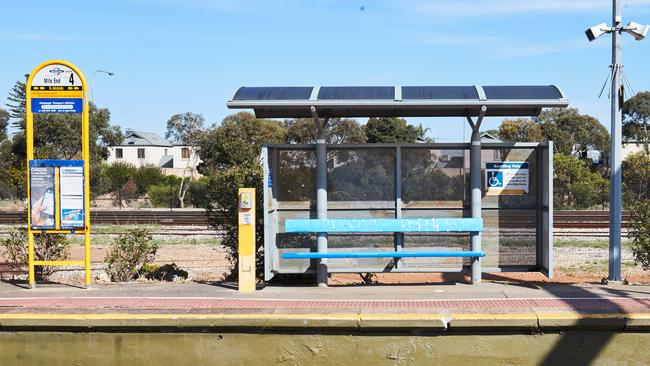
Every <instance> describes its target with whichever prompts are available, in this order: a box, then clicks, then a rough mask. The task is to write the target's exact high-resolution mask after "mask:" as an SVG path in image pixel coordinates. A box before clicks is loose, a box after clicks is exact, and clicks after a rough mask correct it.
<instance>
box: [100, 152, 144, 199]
mask: <svg viewBox="0 0 650 366" xmlns="http://www.w3.org/2000/svg"><path fill="white" fill-rule="evenodd" d="M135 172H136V168H135V167H134V166H133V165H131V164H129V163H124V162H121V161H117V162H115V163H113V164H111V165H109V166H108V167H106V170H105V175H106V179H107V181H108V187H109V190H110V192H111V193H113V195H114V196H115V200H116V201H117V202H118V205H119V206H120V208H122V201H123V199H128V198H130V197H129V196H130V195H131V194H133V193H135V192H132V191H133V190H137V189H136V188H134V187H135V183H134V182H133V176H134V175H135ZM131 183H132V184H131Z"/></svg>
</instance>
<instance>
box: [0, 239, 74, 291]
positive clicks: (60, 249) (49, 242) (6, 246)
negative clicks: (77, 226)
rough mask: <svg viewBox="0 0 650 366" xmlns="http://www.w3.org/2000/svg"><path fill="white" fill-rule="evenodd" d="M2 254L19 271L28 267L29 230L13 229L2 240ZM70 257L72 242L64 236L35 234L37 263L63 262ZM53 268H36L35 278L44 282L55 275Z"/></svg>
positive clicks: (0, 250)
mask: <svg viewBox="0 0 650 366" xmlns="http://www.w3.org/2000/svg"><path fill="white" fill-rule="evenodd" d="M0 254H2V257H4V258H5V259H6V260H7V262H8V263H9V264H10V265H11V266H12V267H13V268H14V269H15V270H17V271H20V270H22V269H23V266H26V265H27V230H26V229H24V228H21V229H13V230H12V231H11V232H10V233H9V235H8V236H7V237H6V238H2V239H0ZM69 256H70V241H69V240H68V237H67V236H65V235H62V234H35V235H34V259H35V260H37V261H61V260H66V259H68V257H69ZM54 271H55V268H54V267H51V266H35V267H34V277H35V279H36V280H37V281H43V280H46V279H48V277H49V276H50V275H51V274H52V273H54Z"/></svg>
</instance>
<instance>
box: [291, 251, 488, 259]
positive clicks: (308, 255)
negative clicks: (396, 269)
mask: <svg viewBox="0 0 650 366" xmlns="http://www.w3.org/2000/svg"><path fill="white" fill-rule="evenodd" d="M420 257H434V258H451V257H485V252H479V251H467V250H461V251H435V252H434V251H399V252H397V251H386V252H335V253H332V252H330V253H318V252H292V253H283V254H282V258H283V259H317V258H420Z"/></svg>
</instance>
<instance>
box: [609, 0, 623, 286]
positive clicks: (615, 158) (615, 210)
mask: <svg viewBox="0 0 650 366" xmlns="http://www.w3.org/2000/svg"><path fill="white" fill-rule="evenodd" d="M621 21H622V19H621V3H620V0H613V1H612V28H613V29H614V30H613V32H612V66H611V67H612V70H611V72H612V92H611V97H610V99H611V102H612V106H611V108H612V121H611V132H610V133H611V145H610V155H609V161H610V163H609V166H610V172H609V197H610V199H609V275H608V277H607V279H608V280H609V281H620V280H621V210H622V197H621V196H622V194H621V186H622V169H621V165H622V161H621V155H622V152H623V151H622V149H623V147H622V143H621V134H622V127H621V124H622V119H623V116H622V110H621V107H622V104H623V103H622V102H623V99H624V96H623V90H621V72H622V71H623V70H622V68H623V65H622V64H621V28H622V27H621Z"/></svg>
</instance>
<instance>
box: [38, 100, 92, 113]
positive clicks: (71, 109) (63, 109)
mask: <svg viewBox="0 0 650 366" xmlns="http://www.w3.org/2000/svg"><path fill="white" fill-rule="evenodd" d="M82 110H83V99H81V98H32V113H81V111H82Z"/></svg>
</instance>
